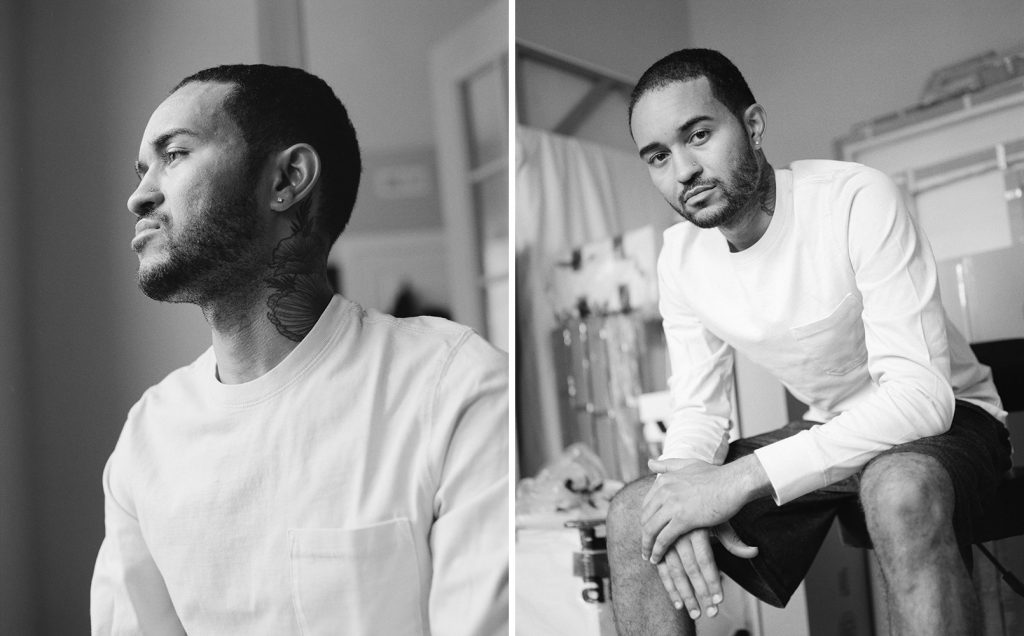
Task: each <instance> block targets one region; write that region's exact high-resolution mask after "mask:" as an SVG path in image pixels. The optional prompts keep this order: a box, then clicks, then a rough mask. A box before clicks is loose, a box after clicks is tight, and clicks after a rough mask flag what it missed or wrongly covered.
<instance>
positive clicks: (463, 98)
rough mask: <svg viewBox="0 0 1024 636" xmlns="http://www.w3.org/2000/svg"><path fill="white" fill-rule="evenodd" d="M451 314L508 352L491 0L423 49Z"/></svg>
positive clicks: (500, 72) (503, 9) (499, 109)
mask: <svg viewBox="0 0 1024 636" xmlns="http://www.w3.org/2000/svg"><path fill="white" fill-rule="evenodd" d="M431 75H432V80H431V81H432V84H433V98H434V118H435V124H436V125H435V130H436V135H437V153H438V162H437V163H438V176H439V178H440V182H441V207H442V212H443V218H444V224H445V233H446V236H447V248H448V249H447V259H448V271H449V281H450V284H451V287H450V291H451V298H452V307H453V314H454V315H453V318H454V319H455V320H456V321H458V322H461V323H464V324H467V325H469V326H471V327H473V328H474V329H476V330H477V331H479V332H480V333H482V334H484V335H485V336H486V337H487V339H488V340H490V341H491V342H492V343H493V344H494V345H496V346H498V347H500V348H502V349H504V350H506V351H507V350H508V349H509V248H508V244H509V231H508V167H509V164H508V8H507V4H506V3H505V2H501V1H499V2H495V3H493V4H491V5H489V6H488V7H486V8H485V9H484V10H482V11H481V12H480V13H479V14H477V15H475V16H473V17H472V18H471V19H470V20H468V21H467V22H466V23H464V24H463V25H462V26H460V27H457V28H456V29H455V30H453V31H452V33H451V34H450V35H449V36H448V37H446V38H445V39H444V40H442V41H441V42H439V43H438V44H437V45H436V46H435V47H434V49H433V51H432V54H431Z"/></svg>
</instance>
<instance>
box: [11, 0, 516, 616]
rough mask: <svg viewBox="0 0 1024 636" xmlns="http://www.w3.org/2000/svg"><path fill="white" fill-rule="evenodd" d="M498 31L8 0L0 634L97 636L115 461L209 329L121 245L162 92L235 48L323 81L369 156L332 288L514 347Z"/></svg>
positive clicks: (245, 4) (327, 8) (424, 5)
mask: <svg viewBox="0 0 1024 636" xmlns="http://www.w3.org/2000/svg"><path fill="white" fill-rule="evenodd" d="M507 32H508V13H507V7H506V6H505V4H504V3H503V2H501V3H494V2H487V1H486V0H432V1H431V2H407V1H404V0H358V1H346V2H343V3H339V2H331V1H329V0H277V1H274V0H221V1H218V2H206V1H203V0H186V1H182V2H173V3H169V2H156V1H155V0H141V1H140V0H131V1H129V0H87V1H83V2H72V3H68V2H60V1H57V0H33V1H31V2H30V1H29V0H2V1H0V189H2V191H3V193H4V196H3V197H0V223H2V228H0V634H5V635H6V634H11V635H23V634H25V635H31V634H56V635H64V634H83V633H87V632H88V629H89V606H88V603H89V583H90V578H91V575H92V568H93V562H94V559H95V556H96V551H97V550H98V548H99V545H100V541H101V540H102V537H103V495H102V490H101V486H100V475H101V471H102V469H103V465H104V462H105V461H106V459H107V456H108V455H109V453H110V451H111V450H112V449H113V447H114V443H115V441H116V440H117V437H118V434H119V432H120V430H121V426H122V424H123V422H124V418H125V415H126V414H127V411H128V409H129V407H130V406H131V405H132V403H133V402H134V401H135V400H136V399H138V397H139V396H140V395H141V394H142V392H143V391H144V390H145V389H146V388H147V387H149V386H150V385H152V384H154V383H156V382H158V381H159V380H160V379H161V378H162V377H164V376H165V375H166V374H167V373H169V372H170V371H172V370H173V369H174V368H176V367H178V366H181V365H183V364H186V363H188V362H190V361H191V360H193V359H194V358H195V357H196V356H197V355H199V354H200V353H201V352H202V351H203V350H204V349H205V348H206V347H208V346H209V338H210V336H209V331H208V329H207V327H206V324H205V322H204V321H203V318H202V316H201V314H200V312H199V310H198V309H196V308H195V307H193V306H187V305H186V306H177V305H169V304H161V303H156V302H154V301H151V300H149V299H147V298H145V297H144V296H143V295H142V294H141V293H140V292H139V291H138V289H137V288H136V284H135V271H136V267H137V260H136V257H135V255H134V254H133V253H132V251H131V249H130V248H129V242H130V240H131V237H132V236H133V233H134V229H133V228H134V219H133V218H132V215H131V214H130V213H129V212H128V211H127V209H126V208H125V201H126V199H127V197H128V195H129V194H130V193H131V192H132V190H133V189H134V187H135V185H136V177H135V176H134V174H133V168H132V165H133V162H134V161H135V159H136V157H137V153H138V148H139V142H140V138H141V134H142V131H143V129H144V127H145V125H146V122H147V120H148V119H149V116H150V114H151V113H152V111H153V110H154V109H155V108H156V106H157V105H158V104H159V103H160V101H162V100H163V98H164V97H165V96H166V94H167V92H168V91H169V90H170V88H171V87H172V86H174V85H175V84H176V83H177V82H178V81H179V80H180V79H182V78H183V77H185V76H187V75H189V74H191V73H193V72H195V71H197V70H199V69H202V68H206V67H209V66H215V65H218V64H225V63H255V62H265V63H277V64H288V65H293V66H302V67H304V68H306V69H307V70H310V71H311V72H313V73H315V74H318V75H320V76H321V77H323V78H324V79H325V80H326V81H327V82H328V83H329V84H330V85H331V86H332V87H333V88H334V90H335V92H336V93H337V94H338V96H339V97H340V98H341V100H342V101H343V102H344V103H345V104H346V106H347V108H348V110H349V113H350V116H351V118H352V120H353V123H354V124H355V127H356V130H357V133H358V136H359V140H360V142H361V146H362V149H363V156H364V165H365V171H364V174H363V181H362V187H361V191H360V196H359V200H358V203H357V205H356V210H355V213H354V216H353V220H352V222H351V224H350V226H349V228H348V229H347V230H346V233H345V234H344V236H343V238H342V239H341V240H340V241H339V243H338V244H337V245H336V247H335V250H334V252H333V253H332V258H331V262H332V265H333V266H334V269H335V271H336V274H337V283H338V285H339V286H340V287H341V288H342V290H343V291H344V292H345V293H346V295H348V296H350V297H352V298H354V299H355V300H357V301H359V302H362V303H364V304H366V305H367V306H371V307H375V308H379V309H383V310H391V309H394V308H395V307H396V302H397V301H398V299H399V298H400V297H401V299H402V304H401V307H402V308H404V309H406V310H407V311H410V312H412V313H421V312H425V311H430V312H434V313H446V314H448V315H451V316H452V317H453V318H454V319H456V320H459V321H461V322H465V323H468V324H471V325H473V326H474V327H476V328H477V329H478V330H479V331H480V332H482V333H485V334H486V335H487V336H488V337H489V338H491V340H492V341H494V342H496V343H498V344H499V346H501V347H502V348H505V349H508V344H507V337H508V336H507V333H508V320H507V289H508V267H507V257H506V258H504V259H503V258H502V253H504V254H506V255H507V249H508V247H507V245H508V229H507V187H508V183H507V174H508V173H507V166H508V162H507V158H506V157H507V151H506V149H507V141H506V139H507V115H506V111H507V108H506V103H507V101H506V100H507V70H506V69H507V45H508V44H507ZM496 219H497V220H500V223H497V222H496V221H495V220H496ZM503 250H504V252H503ZM503 299H505V300H506V302H503Z"/></svg>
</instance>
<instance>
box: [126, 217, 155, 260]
mask: <svg viewBox="0 0 1024 636" xmlns="http://www.w3.org/2000/svg"><path fill="white" fill-rule="evenodd" d="M159 230H160V223H159V222H158V221H156V220H155V219H152V218H146V219H139V222H138V223H136V224H135V238H133V239H132V250H134V251H136V252H138V251H139V250H140V249H142V246H143V245H144V244H145V243H146V241H147V240H149V238H150V237H151V236H152V235H154V234H156V233H157V232H158V231H159Z"/></svg>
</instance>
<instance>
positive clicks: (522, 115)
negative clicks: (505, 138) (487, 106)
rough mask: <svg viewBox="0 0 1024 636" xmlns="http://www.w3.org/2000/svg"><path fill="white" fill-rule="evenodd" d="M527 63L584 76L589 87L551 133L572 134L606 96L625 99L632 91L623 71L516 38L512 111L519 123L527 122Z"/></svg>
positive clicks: (631, 84)
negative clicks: (514, 88) (514, 106)
mask: <svg viewBox="0 0 1024 636" xmlns="http://www.w3.org/2000/svg"><path fill="white" fill-rule="evenodd" d="M523 62H530V63H534V64H540V65H542V66H546V67H548V68H552V69H555V70H557V71H561V72H563V73H567V74H569V75H573V76H576V77H579V78H581V79H584V80H586V81H588V82H589V83H590V89H589V90H588V91H587V92H586V93H585V94H584V95H583V96H582V97H581V98H580V99H579V100H578V101H577V102H576V103H575V104H574V105H573V106H572V107H571V108H570V109H569V110H568V112H567V113H566V114H565V115H563V116H562V118H561V119H560V120H559V121H558V123H557V124H555V126H553V127H552V128H551V131H552V132H555V133H558V134H561V135H570V136H571V135H573V134H574V133H575V132H576V131H577V130H579V128H580V126H581V125H582V124H583V122H585V121H586V119H587V118H588V117H589V116H590V115H591V114H592V113H593V112H594V111H595V110H596V109H597V107H598V106H599V105H600V104H601V102H602V101H604V100H605V99H606V98H607V97H608V96H609V95H612V94H616V93H617V94H619V95H622V96H623V97H625V98H626V99H629V96H630V93H632V91H633V84H634V82H633V80H631V79H630V78H628V77H626V76H625V75H623V74H620V73H616V72H614V71H609V70H607V69H603V68H601V67H599V66H597V65H594V64H591V63H589V62H585V61H583V60H579V59H576V58H574V57H572V56H568V55H565V54H563V53H558V52H556V51H552V50H551V49H548V48H545V47H543V46H540V45H538V44H532V43H530V42H526V41H524V40H516V86H517V87H518V89H517V91H516V113H517V115H518V119H519V122H520V123H523V124H530V123H531V122H529V121H527V119H528V117H527V114H526V113H527V109H526V104H527V103H528V102H527V100H528V98H529V96H528V95H527V94H526V93H527V91H526V89H525V87H526V82H525V81H523V73H524V66H525V65H524V64H523Z"/></svg>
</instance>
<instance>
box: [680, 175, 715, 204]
mask: <svg viewBox="0 0 1024 636" xmlns="http://www.w3.org/2000/svg"><path fill="white" fill-rule="evenodd" d="M717 185H719V182H718V179H709V178H701V177H698V178H697V179H695V180H694V181H693V182H692V183H690V185H688V186H687V187H686V189H685V190H683V191H682V192H681V193H680V194H679V205H683V204H684V203H686V200H687V199H688V198H690V193H692V192H693V191H694V190H696V189H698V188H704V187H707V186H717Z"/></svg>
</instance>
